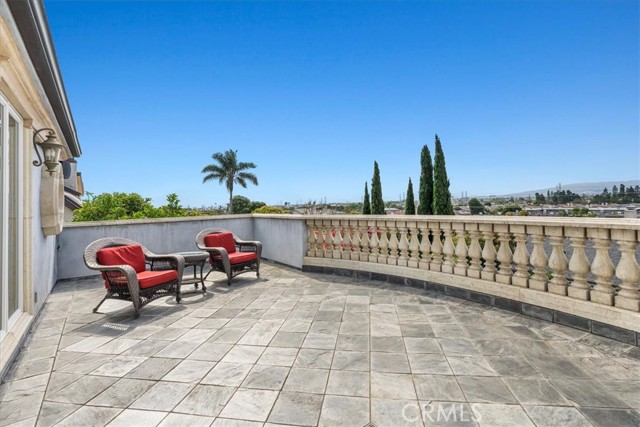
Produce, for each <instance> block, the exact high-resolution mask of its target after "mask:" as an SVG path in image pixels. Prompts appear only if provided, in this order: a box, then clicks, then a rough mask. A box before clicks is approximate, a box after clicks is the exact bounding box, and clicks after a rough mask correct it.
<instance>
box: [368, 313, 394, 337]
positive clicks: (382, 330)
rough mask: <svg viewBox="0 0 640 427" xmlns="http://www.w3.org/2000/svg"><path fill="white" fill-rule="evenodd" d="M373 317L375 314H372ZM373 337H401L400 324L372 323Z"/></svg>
mask: <svg viewBox="0 0 640 427" xmlns="http://www.w3.org/2000/svg"><path fill="white" fill-rule="evenodd" d="M372 318H373V316H372ZM371 336H372V337H401V336H402V331H401V330H400V325H398V324H395V323H373V322H372V323H371Z"/></svg>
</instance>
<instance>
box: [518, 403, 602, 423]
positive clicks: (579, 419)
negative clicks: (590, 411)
mask: <svg viewBox="0 0 640 427" xmlns="http://www.w3.org/2000/svg"><path fill="white" fill-rule="evenodd" d="M523 408H524V410H525V411H526V412H527V414H528V415H529V418H531V420H532V421H533V422H534V423H535V425H536V426H537V427H558V426H562V427H592V425H591V423H589V421H587V419H586V418H585V417H584V415H582V414H581V413H580V411H578V410H577V409H576V408H574V407H565V406H523Z"/></svg>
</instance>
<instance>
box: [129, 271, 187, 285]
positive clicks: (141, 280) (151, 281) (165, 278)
mask: <svg viewBox="0 0 640 427" xmlns="http://www.w3.org/2000/svg"><path fill="white" fill-rule="evenodd" d="M177 279H178V272H177V271H175V270H160V271H143V272H141V273H138V284H139V285H140V289H147V288H151V287H153V286H157V285H161V284H163V283H167V282H170V281H172V280H177Z"/></svg>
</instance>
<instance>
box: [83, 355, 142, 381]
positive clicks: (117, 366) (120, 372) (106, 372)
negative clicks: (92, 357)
mask: <svg viewBox="0 0 640 427" xmlns="http://www.w3.org/2000/svg"><path fill="white" fill-rule="evenodd" d="M145 360H147V358H146V357H142V356H115V357H112V358H108V361H107V362H105V363H103V364H102V365H100V366H98V367H97V368H96V369H94V370H93V371H91V374H92V375H101V376H107V377H123V376H125V375H126V374H128V373H129V372H130V371H131V370H133V369H135V368H136V367H137V366H139V365H140V364H141V363H142V362H144V361H145Z"/></svg>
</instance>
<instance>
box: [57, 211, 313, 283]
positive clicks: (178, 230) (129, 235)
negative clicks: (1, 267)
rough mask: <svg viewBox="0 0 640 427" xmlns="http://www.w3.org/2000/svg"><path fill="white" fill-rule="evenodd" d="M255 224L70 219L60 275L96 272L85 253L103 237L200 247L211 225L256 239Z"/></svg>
mask: <svg viewBox="0 0 640 427" xmlns="http://www.w3.org/2000/svg"><path fill="white" fill-rule="evenodd" d="M253 225H254V224H253V218H252V217H251V215H233V216H212V217H211V216H209V217H193V218H164V219H152V220H130V221H100V222H80V223H68V224H65V227H64V230H63V231H62V233H61V234H60V235H59V236H58V254H57V265H58V275H57V277H58V280H60V279H73V278H77V277H84V276H91V275H95V274H96V272H95V271H92V270H89V269H88V268H87V267H86V266H85V264H84V259H83V254H84V250H85V248H86V247H87V246H88V245H89V243H91V242H93V241H94V240H97V239H101V238H103V237H124V238H126V239H130V240H133V241H136V242H138V243H140V244H141V245H143V246H145V247H147V248H148V249H149V250H151V251H153V252H155V253H158V254H162V253H171V252H185V251H196V250H198V248H197V247H196V235H197V234H198V233H199V232H200V231H202V230H203V229H205V228H209V227H217V228H224V229H227V230H230V231H233V232H234V233H235V234H236V235H237V236H238V237H240V238H242V239H245V240H255V236H254V230H253ZM301 265H302V264H301Z"/></svg>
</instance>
